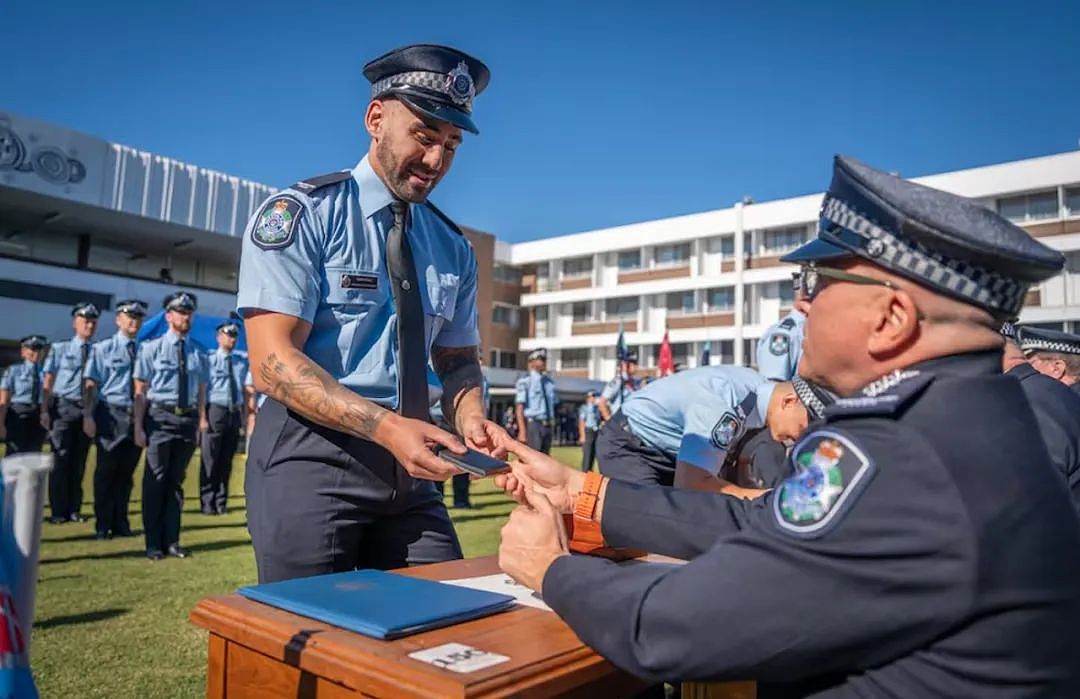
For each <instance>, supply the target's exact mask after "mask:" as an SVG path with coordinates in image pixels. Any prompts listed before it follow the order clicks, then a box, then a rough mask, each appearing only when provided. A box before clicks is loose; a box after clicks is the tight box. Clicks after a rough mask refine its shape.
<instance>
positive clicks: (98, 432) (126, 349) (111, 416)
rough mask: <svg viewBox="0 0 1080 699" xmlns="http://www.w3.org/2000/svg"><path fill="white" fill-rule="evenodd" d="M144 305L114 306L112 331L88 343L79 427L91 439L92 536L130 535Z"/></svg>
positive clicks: (137, 450) (138, 452) (137, 454)
mask: <svg viewBox="0 0 1080 699" xmlns="http://www.w3.org/2000/svg"><path fill="white" fill-rule="evenodd" d="M145 317H146V303H144V302H142V301H139V300H136V299H128V300H126V301H120V302H119V303H117V304H116V327H117V332H116V334H115V335H113V336H112V337H110V338H109V339H108V340H102V341H101V342H98V343H97V344H95V345H94V349H93V351H92V352H91V354H90V361H89V362H88V363H87V365H86V377H85V379H86V380H85V384H84V387H83V405H84V406H85V411H86V414H85V417H84V419H83V431H84V432H85V433H86V436H87V437H89V438H90V439H96V440H97V466H96V467H95V468H94V538H95V539H107V538H110V537H112V536H134V532H132V531H131V522H130V521H129V520H128V502H129V501H130V500H131V487H132V478H133V476H134V473H135V466H136V465H137V464H138V463H139V457H140V456H142V447H140V446H139V445H137V444H136V443H135V421H134V411H135V357H136V356H137V353H138V340H137V338H138V335H139V329H140V328H141V327H142V324H143V318H145Z"/></svg>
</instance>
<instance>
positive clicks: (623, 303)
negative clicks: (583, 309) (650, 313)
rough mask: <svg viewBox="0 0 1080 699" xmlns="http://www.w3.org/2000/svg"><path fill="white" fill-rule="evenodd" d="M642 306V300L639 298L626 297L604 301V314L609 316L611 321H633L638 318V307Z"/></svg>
mask: <svg viewBox="0 0 1080 699" xmlns="http://www.w3.org/2000/svg"><path fill="white" fill-rule="evenodd" d="M639 305H640V299H639V297H637V296H624V297H623V298H619V299H608V300H606V301H604V312H605V313H606V314H607V317H608V319H609V320H611V319H616V320H618V319H620V318H622V319H633V318H637V313H638V307H639Z"/></svg>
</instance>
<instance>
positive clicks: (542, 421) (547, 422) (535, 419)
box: [527, 417, 555, 427]
mask: <svg viewBox="0 0 1080 699" xmlns="http://www.w3.org/2000/svg"><path fill="white" fill-rule="evenodd" d="M527 419H528V421H529V422H539V423H540V424H541V425H545V426H546V427H551V426H552V425H554V424H555V420H554V418H553V419H551V420H545V419H544V418H540V417H530V418H527Z"/></svg>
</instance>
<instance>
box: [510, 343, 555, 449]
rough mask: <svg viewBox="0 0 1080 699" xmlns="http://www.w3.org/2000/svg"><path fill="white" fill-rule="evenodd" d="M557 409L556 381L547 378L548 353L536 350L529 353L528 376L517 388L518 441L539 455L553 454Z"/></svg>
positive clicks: (522, 379) (520, 380) (515, 396)
mask: <svg viewBox="0 0 1080 699" xmlns="http://www.w3.org/2000/svg"><path fill="white" fill-rule="evenodd" d="M556 405H557V402H556V400H555V381H554V379H552V378H551V377H550V376H548V374H547V350H546V349H544V348H542V347H541V348H539V349H534V350H533V351H532V352H529V373H528V374H526V375H525V376H522V377H521V378H520V379H518V380H517V384H516V385H515V393H514V410H515V413H516V415H517V424H518V436H517V438H518V439H519V440H520V441H522V442H524V443H526V444H528V445H529V446H530V447H532V448H533V449H536V450H537V451H541V452H543V453H545V454H549V453H551V439H552V437H553V436H554V429H555V406H556Z"/></svg>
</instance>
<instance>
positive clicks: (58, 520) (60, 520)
mask: <svg viewBox="0 0 1080 699" xmlns="http://www.w3.org/2000/svg"><path fill="white" fill-rule="evenodd" d="M49 524H67V517H59V516H57V515H53V516H52V517H49Z"/></svg>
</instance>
